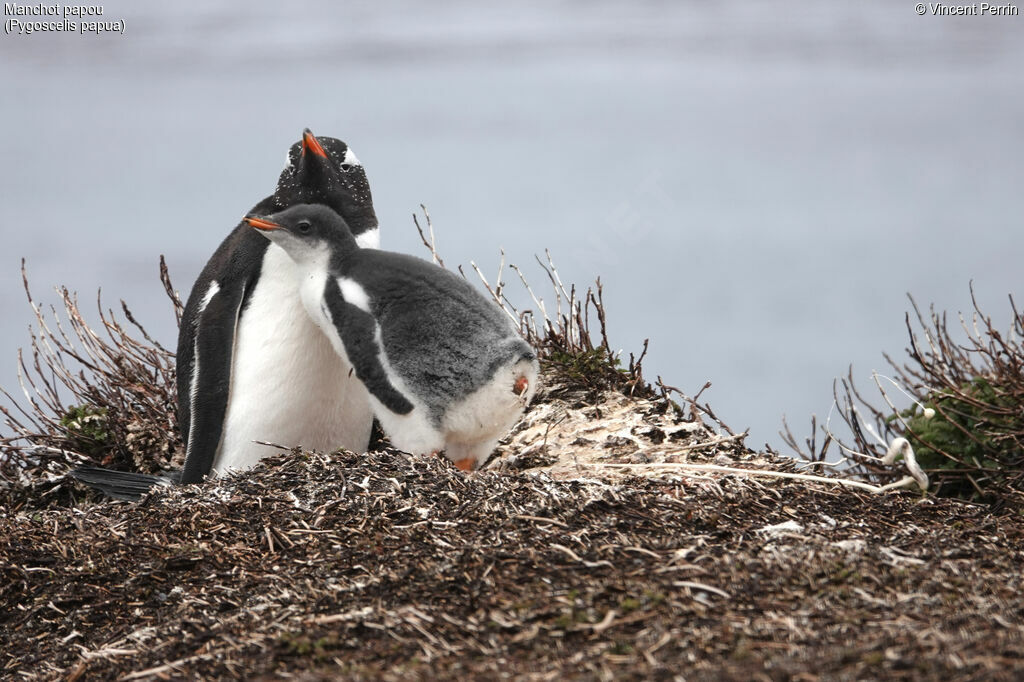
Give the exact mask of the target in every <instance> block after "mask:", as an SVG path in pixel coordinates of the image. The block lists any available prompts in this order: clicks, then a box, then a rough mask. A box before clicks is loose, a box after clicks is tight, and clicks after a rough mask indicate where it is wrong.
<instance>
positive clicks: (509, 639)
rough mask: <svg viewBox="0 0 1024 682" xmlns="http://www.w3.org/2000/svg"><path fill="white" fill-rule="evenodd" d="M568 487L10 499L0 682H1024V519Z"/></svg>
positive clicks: (320, 458) (764, 494)
mask: <svg viewBox="0 0 1024 682" xmlns="http://www.w3.org/2000/svg"><path fill="white" fill-rule="evenodd" d="M634 454H635V453H634ZM710 456H711V453H709V454H708V457H710ZM718 456H719V457H721V455H720V454H719V455H718ZM749 457H751V458H753V457H757V458H758V461H759V462H761V463H762V466H765V465H766V464H772V458H770V457H767V456H765V455H755V454H753V453H749ZM735 463H736V464H737V465H740V466H742V465H743V463H744V462H743V458H742V457H739V456H736V458H735ZM774 466H776V467H778V468H787V467H791V466H792V464H791V463H788V462H781V461H780V462H776V463H775V464H774ZM588 471H589V470H588ZM553 475H555V474H553V473H552V472H551V471H550V470H549V471H548V472H537V471H533V472H531V471H527V472H518V473H496V472H481V473H476V474H471V475H465V474H463V473H461V472H459V471H457V470H455V469H454V468H452V467H451V466H449V465H448V464H447V463H445V462H444V461H441V460H439V459H431V458H422V457H410V456H407V455H404V454H401V453H393V452H380V453H372V454H368V455H354V454H351V453H337V454H333V455H310V454H303V453H292V454H287V455H282V456H279V457H277V458H274V459H272V460H268V461H267V463H266V464H265V465H261V466H260V467H259V468H257V469H256V470H254V471H251V472H248V473H246V474H244V475H240V476H236V477H232V478H227V479H222V480H220V481H216V482H213V483H209V484H206V485H203V486H188V487H183V488H173V489H167V490H160V491H157V492H155V493H153V494H151V495H149V496H148V497H147V498H145V499H144V501H143V502H142V503H140V504H125V503H117V502H108V501H102V502H90V501H86V502H81V501H80V502H76V503H74V504H73V505H72V506H59V505H61V504H64V502H62V501H63V500H67V499H68V495H69V492H68V490H69V486H70V484H69V483H64V482H58V483H57V484H56V485H55V487H53V488H52V489H51V490H50V491H49V493H48V494H46V495H45V496H42V495H41V496H37V497H32V498H29V497H24V496H21V497H15V496H13V495H12V494H11V493H10V492H8V493H2V491H0V495H6V499H5V498H3V497H0V670H2V671H3V673H4V676H7V677H10V678H12V679H33V678H43V679H56V678H67V679H100V678H103V679H114V678H118V679H167V678H193V679H198V678H204V679H209V678H218V677H244V678H248V679H252V678H257V679H258V678H263V679H274V678H278V677H293V678H294V677H298V678H300V679H327V678H335V677H339V676H340V677H345V678H349V679H362V678H382V679H394V680H399V679H402V680H405V679H438V678H460V679H496V678H516V679H523V678H528V679H557V678H569V679H600V678H604V679H613V678H614V679H673V678H683V677H685V678H686V679H745V680H749V679H808V680H809V679H817V678H819V677H821V678H826V679H869V678H880V677H885V678H900V679H902V678H906V679H911V678H913V679H948V678H951V677H954V676H955V677H956V678H957V679H964V680H968V679H978V680H980V679H994V678H1003V679H1013V678H1018V679H1019V678H1020V677H1021V676H1022V675H1024V631H1022V623H1024V596H1022V595H1024V590H1022V587H1024V586H1022V579H1021V572H1020V567H1021V566H1022V565H1024V550H1022V548H1024V537H1022V536H1024V520H1022V519H1021V518H1020V516H996V515H992V514H991V513H989V512H988V511H987V510H986V509H985V508H982V507H977V506H970V505H967V504H964V503H961V502H957V501H954V500H946V499H943V500H932V499H927V500H922V499H921V498H920V497H919V496H918V495H915V494H912V493H906V492H897V493H892V494H888V495H875V494H871V493H866V492H861V491H858V490H850V489H845V488H839V487H836V486H829V485H822V484H817V483H807V482H802V481H790V480H777V479H761V478H758V479H755V478H750V477H746V476H737V475H728V476H722V475H720V474H719V475H714V476H713V477H712V475H711V474H706V475H699V476H698V475H693V474H688V475H683V474H676V475H674V476H666V475H664V474H658V475H651V476H645V477H636V476H633V477H626V478H621V477H620V478H619V479H617V480H615V481H611V480H610V479H601V478H598V477H596V476H595V475H593V472H592V471H589V473H587V475H586V476H584V475H578V476H576V477H575V478H574V479H573V478H566V477H562V478H554V477H552V476H553Z"/></svg>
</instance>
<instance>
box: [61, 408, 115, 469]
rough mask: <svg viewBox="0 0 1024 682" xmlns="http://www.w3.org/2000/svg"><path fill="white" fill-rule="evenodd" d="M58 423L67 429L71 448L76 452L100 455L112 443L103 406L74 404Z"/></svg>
mask: <svg viewBox="0 0 1024 682" xmlns="http://www.w3.org/2000/svg"><path fill="white" fill-rule="evenodd" d="M60 425H61V426H63V427H64V428H65V429H67V435H68V439H69V440H70V446H71V449H73V450H75V451H76V452H80V453H82V454H84V455H90V456H96V455H102V454H105V453H106V452H107V451H109V450H110V448H111V447H112V445H113V438H112V437H111V433H110V431H109V428H108V420H107V408H105V407H96V406H95V405H75V406H73V407H70V408H68V411H67V412H66V413H65V414H64V416H62V417H61V418H60Z"/></svg>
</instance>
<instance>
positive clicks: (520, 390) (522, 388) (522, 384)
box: [512, 377, 530, 396]
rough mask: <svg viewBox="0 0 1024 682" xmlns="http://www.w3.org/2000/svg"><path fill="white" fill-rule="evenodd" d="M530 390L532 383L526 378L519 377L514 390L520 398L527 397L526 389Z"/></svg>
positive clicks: (513, 386) (513, 387)
mask: <svg viewBox="0 0 1024 682" xmlns="http://www.w3.org/2000/svg"><path fill="white" fill-rule="evenodd" d="M528 388H530V381H529V380H528V379H527V378H526V377H519V378H518V379H516V383H515V384H513V385H512V390H513V391H515V394H516V395H518V396H524V395H526V389H528Z"/></svg>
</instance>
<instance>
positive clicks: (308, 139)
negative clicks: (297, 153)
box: [302, 128, 327, 159]
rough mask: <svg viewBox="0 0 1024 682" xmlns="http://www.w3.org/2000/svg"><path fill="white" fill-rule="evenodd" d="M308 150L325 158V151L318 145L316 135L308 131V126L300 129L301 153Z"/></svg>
mask: <svg viewBox="0 0 1024 682" xmlns="http://www.w3.org/2000/svg"><path fill="white" fill-rule="evenodd" d="M306 152H310V153H313V154H316V155H317V156H322V157H324V158H325V159H326V158H327V152H325V151H324V148H323V147H322V146H320V141H319V140H318V139H316V135H314V134H313V133H312V132H310V130H309V128H306V129H305V130H303V131H302V153H303V154H305V153H306Z"/></svg>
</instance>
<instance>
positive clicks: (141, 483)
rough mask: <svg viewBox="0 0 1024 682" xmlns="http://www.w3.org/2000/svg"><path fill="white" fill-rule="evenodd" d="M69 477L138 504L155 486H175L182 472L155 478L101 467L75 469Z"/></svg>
mask: <svg viewBox="0 0 1024 682" xmlns="http://www.w3.org/2000/svg"><path fill="white" fill-rule="evenodd" d="M175 474H177V476H175ZM69 475H70V476H71V477H72V478H73V479H75V480H76V481H81V482H82V483H84V484H85V485H87V486H89V487H90V488H93V489H94V490H99V491H100V492H101V493H103V494H104V495H106V496H107V497H112V498H114V499H115V500H129V501H131V502H137V501H138V500H139V499H140V498H141V497H142V496H143V495H145V494H146V493H147V492H149V491H150V489H152V488H153V487H155V486H158V485H174V484H175V483H177V481H176V480H175V478H177V477H180V476H181V474H180V472H174V473H172V474H170V475H168V476H154V475H152V474H139V473H134V472H131V471H114V470H113V469H101V468H100V467H78V468H77V469H73V470H72V471H71V472H70V474H69Z"/></svg>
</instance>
